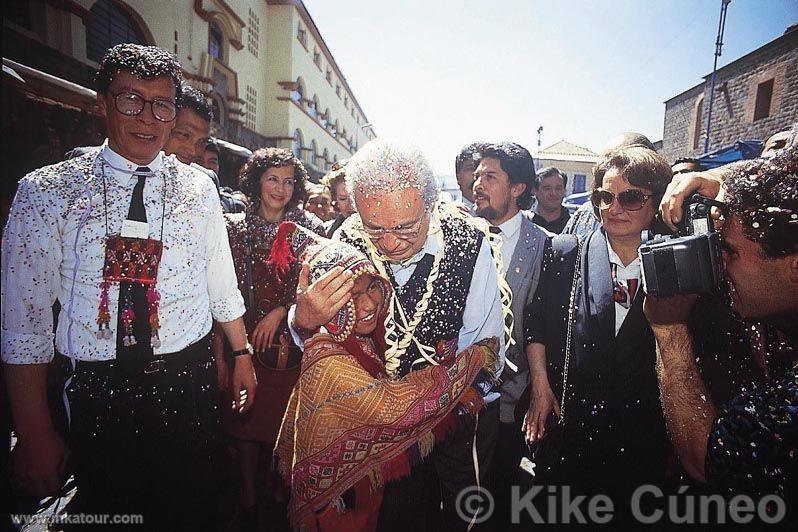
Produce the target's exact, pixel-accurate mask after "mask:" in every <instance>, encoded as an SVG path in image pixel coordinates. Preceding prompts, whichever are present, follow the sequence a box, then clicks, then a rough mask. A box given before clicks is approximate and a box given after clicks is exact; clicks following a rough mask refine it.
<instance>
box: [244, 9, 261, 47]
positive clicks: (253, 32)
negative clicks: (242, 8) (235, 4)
mask: <svg viewBox="0 0 798 532" xmlns="http://www.w3.org/2000/svg"><path fill="white" fill-rule="evenodd" d="M247 28H248V31H247V50H249V51H250V53H251V54H252V55H254V56H255V57H258V44H259V42H260V40H259V35H260V18H259V17H258V15H256V14H255V12H254V11H252V8H250V9H249V24H247Z"/></svg>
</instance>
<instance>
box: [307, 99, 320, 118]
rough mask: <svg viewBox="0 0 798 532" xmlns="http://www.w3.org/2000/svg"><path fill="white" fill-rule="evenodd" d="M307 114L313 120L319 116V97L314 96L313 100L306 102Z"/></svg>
mask: <svg viewBox="0 0 798 532" xmlns="http://www.w3.org/2000/svg"><path fill="white" fill-rule="evenodd" d="M308 114H309V115H310V116H312V117H313V118H316V116H318V114H319V97H318V96H316V95H315V94H314V95H313V99H312V100H310V101H309V102H308Z"/></svg>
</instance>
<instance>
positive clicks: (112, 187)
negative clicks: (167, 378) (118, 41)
mask: <svg viewBox="0 0 798 532" xmlns="http://www.w3.org/2000/svg"><path fill="white" fill-rule="evenodd" d="M98 154H99V157H98ZM139 166H147V167H149V168H150V170H151V171H152V172H153V174H154V175H152V176H149V177H147V178H146V181H145V185H144V206H145V209H146V211H147V220H148V224H149V236H150V238H153V239H160V238H161V223H162V221H163V257H162V260H161V263H160V267H159V271H158V282H157V285H156V286H157V289H158V292H160V295H161V301H160V307H159V312H158V317H159V321H160V325H161V328H160V330H159V336H160V339H161V347H159V348H156V349H155V353H157V354H163V353H174V352H177V351H180V350H182V349H184V348H185V347H187V346H189V345H190V344H192V343H194V342H196V341H197V340H200V339H201V338H202V337H203V336H205V335H206V334H207V333H208V332H209V331H210V328H211V316H213V318H214V319H216V320H218V321H221V322H228V321H232V320H234V319H236V318H239V317H240V316H242V315H243V314H244V299H243V298H242V297H241V294H240V293H239V291H238V285H237V282H236V275H235V270H234V269H233V260H232V257H231V255H230V244H229V242H228V239H227V230H226V228H225V224H224V220H223V218H222V209H221V205H220V203H219V194H218V192H217V191H216V187H215V186H214V184H213V182H212V181H211V179H210V178H209V177H208V176H207V175H206V174H204V173H202V172H199V171H198V170H196V169H193V168H190V167H189V166H187V165H184V164H182V163H180V162H179V161H178V160H177V159H176V158H174V156H169V157H166V156H164V155H163V152H161V153H159V154H158V155H157V156H156V157H155V159H153V161H151V162H150V163H149V164H147V165H137V164H135V163H132V162H130V161H128V160H126V159H124V158H123V157H122V156H121V155H119V154H117V153H115V152H114V151H113V150H111V149H110V148H109V147H108V144H107V141H106V143H105V144H104V145H103V146H102V148H100V150H99V151H93V152H91V153H89V154H86V155H83V156H81V157H77V158H75V159H71V160H68V161H64V162H61V163H58V164H55V165H52V166H47V167H44V168H40V169H39V170H36V171H34V172H32V173H30V174H28V175H27V176H25V177H24V178H23V179H22V180H21V181H20V183H19V190H18V192H17V195H16V197H15V198H14V203H13V205H12V207H11V213H10V215H9V219H8V224H7V225H6V228H5V233H4V236H3V247H2V334H3V338H2V360H3V362H6V363H10V364H41V363H46V362H49V361H50V360H51V359H52V357H53V333H52V331H53V317H52V309H51V307H52V305H53V303H54V302H55V300H56V299H58V300H59V301H60V303H61V306H62V310H61V313H60V315H59V319H58V328H57V332H56V335H55V345H56V348H57V349H58V351H59V352H61V353H63V354H65V355H67V356H69V357H71V358H75V359H78V360H108V359H113V358H116V327H117V310H118V303H117V302H118V300H119V285H118V284H116V283H114V284H112V285H111V287H110V290H109V294H108V297H109V305H108V309H109V311H110V314H111V320H110V327H111V332H112V333H113V335H112V337H111V338H110V339H98V338H97V336H96V331H97V328H98V326H97V321H96V320H97V315H98V308H99V303H100V293H101V284H102V279H103V274H102V269H103V262H104V248H105V245H104V244H105V236H106V227H105V224H106V212H107V215H108V234H111V235H113V234H118V233H119V232H120V230H121V227H122V221H123V220H124V219H125V218H126V217H127V213H128V210H129V208H130V201H131V198H132V195H133V188H134V186H135V184H136V181H137V178H134V177H133V172H134V171H135V169H136V168H137V167H139ZM104 183H105V186H103V184H104ZM164 187H165V191H164ZM164 199H165V201H166V203H165V208H164ZM106 209H107V211H106ZM163 212H165V213H166V216H165V217H163V216H162V213H163ZM73 280H74V282H73ZM138 319H141V317H139V318H138ZM144 319H146V317H144ZM140 341H141V339H140ZM143 341H147V339H145V340H143Z"/></svg>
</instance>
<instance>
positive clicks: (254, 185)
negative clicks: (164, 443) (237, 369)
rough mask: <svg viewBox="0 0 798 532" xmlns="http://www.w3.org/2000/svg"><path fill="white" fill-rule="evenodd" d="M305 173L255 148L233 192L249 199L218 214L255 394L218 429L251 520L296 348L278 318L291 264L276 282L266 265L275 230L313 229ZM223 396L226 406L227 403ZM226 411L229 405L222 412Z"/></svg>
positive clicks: (276, 153) (289, 292) (287, 295)
mask: <svg viewBox="0 0 798 532" xmlns="http://www.w3.org/2000/svg"><path fill="white" fill-rule="evenodd" d="M306 180H307V172H306V170H305V167H304V166H303V164H302V162H301V161H300V160H299V159H297V158H296V157H295V156H294V154H293V153H292V152H291V151H290V150H286V149H281V148H263V149H260V150H257V151H256V152H255V153H253V154H252V156H251V157H250V158H249V160H247V162H246V163H245V164H244V166H243V167H242V168H241V174H240V182H241V189H242V190H243V191H244V193H245V194H246V195H247V197H248V198H249V199H250V206H249V207H248V208H247V210H246V211H245V212H243V213H235V214H226V215H225V219H226V222H227V232H228V235H229V238H230V249H231V251H232V253H233V262H234V263H235V268H236V274H237V276H238V284H239V289H240V290H241V294H242V295H243V296H244V301H245V303H246V307H247V313H246V315H245V319H244V321H245V323H246V327H247V335H248V337H249V338H250V339H251V341H252V347H253V349H254V352H255V356H254V362H255V374H256V376H257V379H258V392H257V393H256V399H255V404H254V405H253V407H252V409H251V410H250V411H249V412H247V413H246V414H243V415H241V414H237V413H235V412H228V414H227V415H226V418H225V420H224V421H225V430H226V431H227V433H228V434H229V435H230V436H232V437H233V438H234V439H235V440H236V443H237V448H238V461H239V465H240V469H241V481H242V506H243V508H244V513H245V518H246V520H248V521H250V522H254V521H255V505H256V502H257V490H256V483H255V477H256V472H257V470H258V461H259V456H260V454H261V452H262V451H263V450H264V449H266V448H268V449H271V448H273V447H274V442H275V441H276V439H277V432H278V430H279V428H280V421H281V420H282V417H283V413H284V411H285V407H286V404H287V402H288V396H289V394H290V393H291V389H292V388H293V386H294V383H295V382H296V379H297V377H298V376H299V361H300V359H301V356H302V353H301V351H300V350H299V349H298V348H297V347H296V346H295V345H294V344H293V341H292V340H291V336H290V334H288V329H287V324H286V315H287V313H288V308H289V307H290V305H291V304H292V303H293V302H294V299H295V297H296V286H297V278H298V273H299V272H298V269H297V268H294V270H296V271H293V270H292V271H290V272H288V274H287V275H285V276H283V278H282V280H281V282H279V283H278V282H277V280H276V277H275V274H274V270H273V268H272V267H271V266H270V265H269V264H268V263H267V260H266V259H267V258H268V256H269V253H270V252H271V248H272V243H273V241H274V236H275V234H276V233H277V227H278V226H279V225H280V223H281V222H283V221H285V220H289V221H291V222H294V223H295V224H297V225H301V226H303V227H306V228H308V229H310V230H312V231H314V232H317V233H318V234H323V233H324V227H323V224H322V221H321V220H319V219H318V218H316V217H315V216H314V215H312V214H310V213H308V212H305V211H303V210H301V209H300V208H299V206H300V204H301V203H302V202H303V201H304V200H305V194H306V193H305V182H306ZM225 351H226V350H225V349H223V346H222V344H221V341H219V342H217V343H216V344H215V354H216V359H217V364H218V366H219V368H221V369H220V371H219V380H220V382H219V385H220V388H222V389H227V388H228V387H227V372H226V370H225V368H226V367H227V363H226V362H225V359H226V356H228V355H226V354H225ZM233 399H234V398H233V397H228V400H227V403H228V404H229V403H230V402H232V401H233ZM225 410H226V411H229V410H230V409H225Z"/></svg>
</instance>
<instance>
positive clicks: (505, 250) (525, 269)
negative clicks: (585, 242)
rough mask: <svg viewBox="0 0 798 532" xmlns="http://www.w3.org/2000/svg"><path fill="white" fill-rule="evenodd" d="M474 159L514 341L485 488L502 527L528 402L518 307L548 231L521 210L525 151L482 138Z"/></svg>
mask: <svg viewBox="0 0 798 532" xmlns="http://www.w3.org/2000/svg"><path fill="white" fill-rule="evenodd" d="M476 160H477V168H476V171H475V172H474V175H475V177H476V181H475V182H474V200H475V207H476V214H477V216H480V217H482V218H485V219H486V220H487V221H488V222H489V223H490V224H491V227H490V231H491V233H493V234H495V235H497V236H498V237H499V238H501V252H502V263H503V264H502V266H503V267H502V274H503V275H504V277H505V279H506V280H507V284H508V285H509V286H510V289H511V290H512V294H513V303H512V311H513V330H512V337H513V340H514V344H513V345H511V346H508V347H507V355H506V363H505V369H504V373H503V374H502V379H501V380H502V383H501V387H500V389H499V391H500V393H501V399H500V412H499V421H500V423H499V427H498V430H497V438H496V439H497V441H496V452H495V454H494V458H493V462H492V463H491V466H490V470H491V481H490V490H491V493H492V495H493V498H494V501H495V502H496V510H495V511H494V513H493V516H492V519H493V521H494V522H495V523H494V527H493V528H495V529H496V530H504V529H506V528H507V527H508V526H509V525H510V487H511V486H512V485H513V484H514V483H515V478H516V475H517V473H518V468H519V464H520V462H521V454H522V453H521V452H522V448H523V447H522V446H523V436H522V433H521V424H522V422H523V418H524V413H525V412H526V408H527V405H528V402H529V400H528V399H527V397H528V392H527V389H528V388H529V379H530V376H529V362H528V360H527V358H526V354H525V353H524V307H525V306H526V304H527V303H528V302H530V301H531V300H532V298H533V297H534V295H535V289H536V288H537V285H538V279H539V277H540V267H541V262H542V260H543V250H544V248H545V244H546V239H547V238H549V236H550V235H551V234H550V233H547V232H546V231H545V230H544V229H542V228H541V227H539V226H538V225H536V224H535V223H534V222H533V221H532V220H533V219H532V215H531V213H530V211H529V210H527V209H528V208H529V206H530V204H531V202H532V195H533V185H534V183H535V165H534V161H533V160H532V156H531V155H530V153H529V151H527V150H526V149H525V148H524V147H522V146H520V145H518V144H515V143H512V142H502V143H498V144H488V145H487V146H484V147H483V148H482V149H481V150H480V152H479V153H478V154H477V157H476ZM522 397H523V398H522ZM519 403H520V408H518V406H519ZM516 410H518V412H516Z"/></svg>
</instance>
